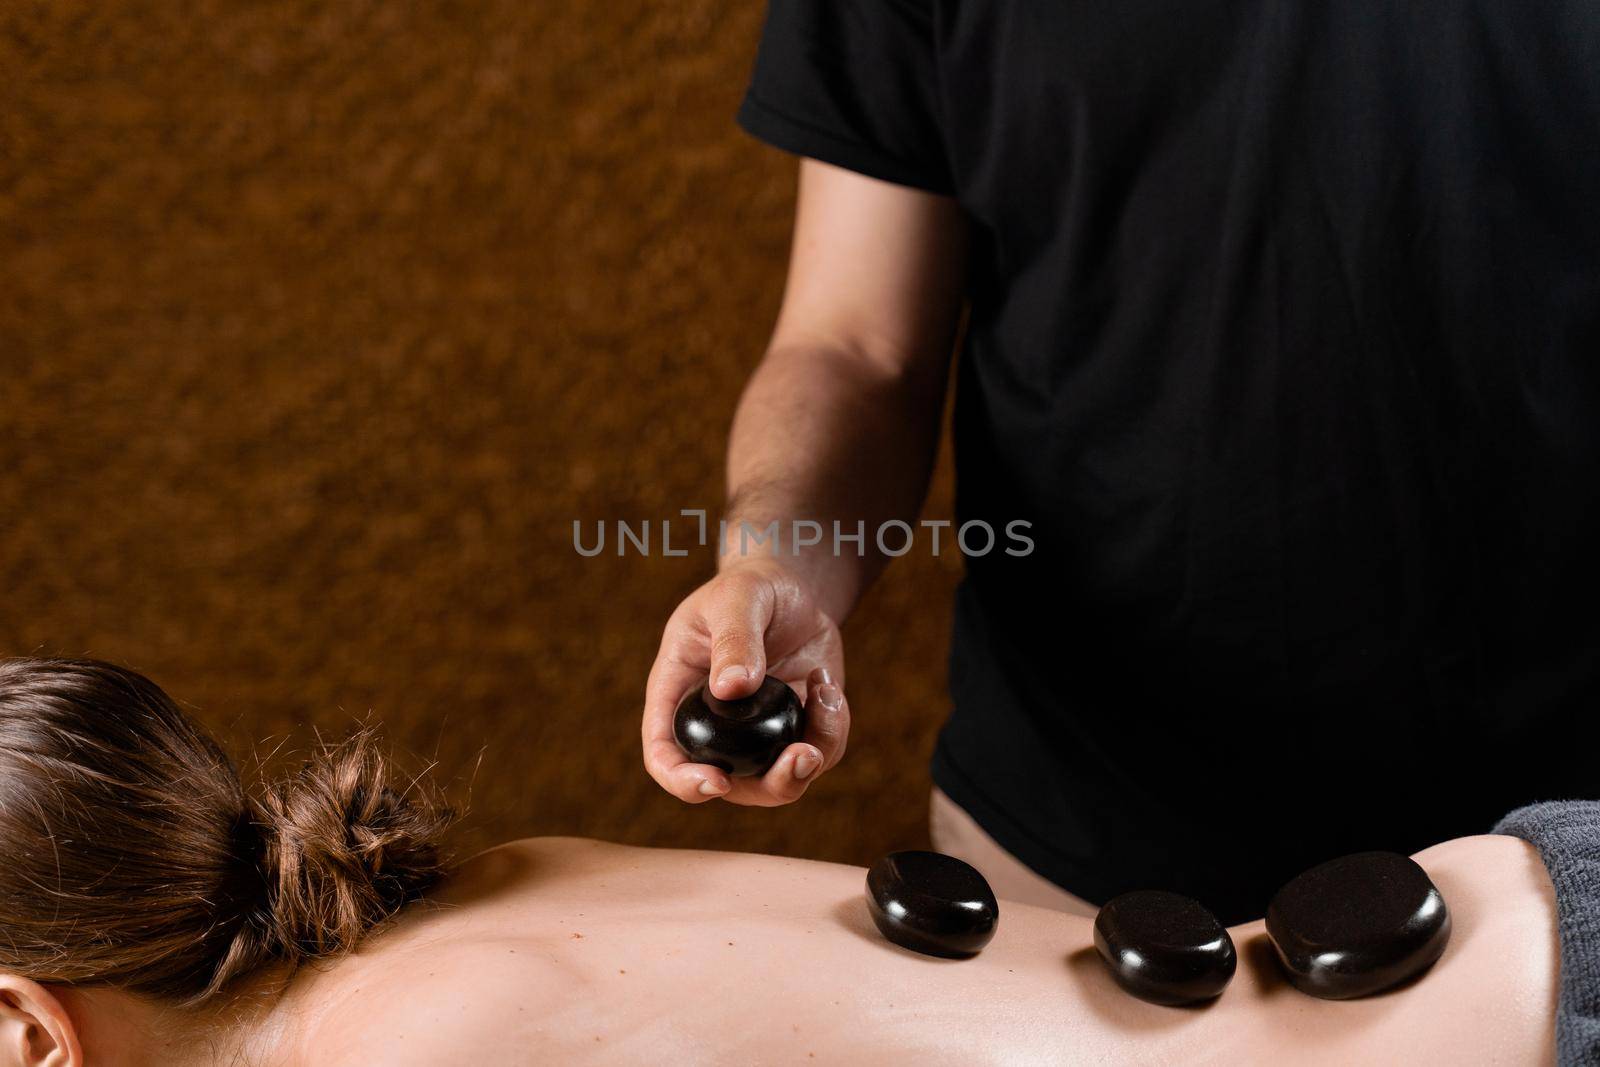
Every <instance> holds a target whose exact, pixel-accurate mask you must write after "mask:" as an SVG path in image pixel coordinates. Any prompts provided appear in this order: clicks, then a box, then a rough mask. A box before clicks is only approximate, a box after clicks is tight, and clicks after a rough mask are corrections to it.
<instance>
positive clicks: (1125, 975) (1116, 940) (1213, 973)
mask: <svg viewBox="0 0 1600 1067" xmlns="http://www.w3.org/2000/svg"><path fill="white" fill-rule="evenodd" d="M1094 947H1095V949H1096V950H1097V951H1098V952H1099V953H1100V958H1101V959H1103V960H1105V963H1106V966H1107V967H1108V968H1110V970H1111V976H1112V977H1113V978H1115V979H1116V980H1117V984H1118V985H1120V986H1121V987H1122V988H1123V989H1125V990H1127V991H1128V992H1129V993H1132V994H1133V995H1134V996H1136V997H1138V998H1139V999H1140V1000H1148V1001H1150V1002H1151V1003H1152V1004H1169V1005H1173V1004H1194V1003H1197V1002H1199V1001H1202V1000H1210V999H1211V998H1212V997H1215V996H1217V995H1218V994H1219V993H1221V992H1222V990H1223V987H1224V986H1226V985H1227V984H1228V981H1229V979H1231V978H1232V977H1233V972H1234V970H1235V968H1236V967H1237V966H1238V956H1237V954H1236V953H1235V952H1234V948H1233V938H1231V937H1229V936H1228V931H1227V930H1225V929H1223V926H1222V924H1221V923H1220V922H1218V921H1217V917H1216V916H1215V915H1212V914H1211V912H1210V911H1208V910H1207V909H1206V908H1205V907H1204V906H1203V905H1202V904H1200V902H1199V901H1196V900H1191V899H1190V898H1188V897H1186V896H1183V895H1181V894H1179V893H1168V892H1165V891H1164V890H1159V889H1138V890H1134V891H1133V892H1131V893H1123V894H1122V895H1121V896H1118V897H1114V898H1112V899H1111V900H1110V901H1108V902H1107V903H1106V906H1105V907H1103V908H1101V909H1100V912H1099V914H1098V915H1096V916H1095V918H1094Z"/></svg>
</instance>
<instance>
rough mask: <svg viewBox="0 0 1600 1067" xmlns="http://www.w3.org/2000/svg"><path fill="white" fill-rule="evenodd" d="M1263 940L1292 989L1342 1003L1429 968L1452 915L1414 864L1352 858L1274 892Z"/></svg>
mask: <svg viewBox="0 0 1600 1067" xmlns="http://www.w3.org/2000/svg"><path fill="white" fill-rule="evenodd" d="M1267 936H1269V937H1270V938H1271V939H1272V943H1273V946H1274V947H1275V948H1276V949H1277V952H1278V960H1279V962H1281V963H1282V964H1283V969H1284V971H1286V972H1287V973H1288V975H1289V981H1290V982H1291V983H1293V984H1294V986H1295V988H1297V989H1299V990H1301V991H1302V992H1305V993H1309V994H1311V995H1312V996H1314V997H1322V998H1324V999H1326V1000H1344V999H1346V998H1349V997H1360V996H1365V995H1367V994H1369V993H1377V992H1380V991H1382V990H1384V989H1388V988H1389V987H1390V986H1393V985H1397V984H1399V983H1400V982H1403V981H1405V980H1406V979H1407V978H1410V977H1412V976H1413V975H1416V974H1420V973H1422V972H1423V971H1425V970H1427V969H1428V968H1429V967H1430V966H1432V965H1433V962H1434V961H1435V960H1437V959H1438V958H1439V956H1440V954H1441V953H1443V952H1444V947H1445V945H1446V944H1447V943H1448V942H1449V941H1450V910H1449V909H1448V908H1447V907H1445V902H1444V897H1443V896H1441V895H1440V893H1439V889H1438V887H1437V886H1435V885H1434V884H1433V881H1432V880H1431V879H1430V878H1429V877H1428V873H1427V872H1426V871H1424V870H1423V869H1422V868H1421V867H1420V866H1418V864H1417V862H1416V861H1415V860H1413V859H1411V858H1409V857H1407V856H1402V855H1400V854H1399V853H1397V852H1358V853H1355V854H1354V855H1350V856H1341V857H1339V858H1338V859H1335V860H1329V861H1328V862H1327V863H1323V864H1320V865H1318V866H1316V867H1313V868H1311V869H1310V870H1309V871H1306V872H1305V873H1303V874H1300V875H1297V876H1296V877H1295V878H1294V879H1293V880H1291V881H1290V882H1289V883H1288V884H1287V885H1285V886H1284V887H1283V888H1282V889H1280V890H1278V892H1277V894H1276V895H1275V896H1273V898H1272V902H1271V903H1270V904H1269V905H1268V906H1267Z"/></svg>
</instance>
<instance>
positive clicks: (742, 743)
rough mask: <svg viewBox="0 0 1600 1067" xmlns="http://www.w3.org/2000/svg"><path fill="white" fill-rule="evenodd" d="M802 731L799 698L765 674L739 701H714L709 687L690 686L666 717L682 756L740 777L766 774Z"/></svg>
mask: <svg viewBox="0 0 1600 1067" xmlns="http://www.w3.org/2000/svg"><path fill="white" fill-rule="evenodd" d="M805 730H806V709H805V707H804V706H803V705H802V704H801V703H800V698H799V697H797V696H795V694H794V690H793V689H790V688H789V687H788V686H787V685H786V684H784V683H783V682H782V681H780V680H779V679H777V678H774V677H773V676H772V675H770V674H769V675H767V676H766V677H765V678H763V679H762V680H761V688H760V689H757V690H756V691H755V692H754V693H752V694H751V695H749V696H747V697H744V698H742V699H740V700H718V699H717V698H716V697H714V696H712V695H711V688H710V686H709V684H702V685H699V686H696V687H695V688H694V689H691V690H690V691H689V692H688V693H687V694H686V695H685V696H684V698H683V699H682V700H681V701H679V702H678V710H677V712H676V713H675V714H674V715H673V716H672V736H673V738H674V739H675V740H676V741H677V742H678V747H679V748H680V749H682V750H683V754H684V755H685V756H688V757H689V758H690V759H691V760H693V761H694V762H696V763H707V764H710V765H711V766H713V767H720V768H721V769H723V770H725V771H727V772H728V773H729V774H731V775H734V776H736V777H740V778H750V777H759V776H760V775H763V774H766V773H767V770H768V768H770V767H771V766H772V765H773V764H774V763H776V762H777V760H778V757H779V756H781V755H783V750H784V749H785V748H788V747H789V746H790V745H792V744H794V743H795V742H796V741H798V740H800V738H801V736H802V735H803V734H804V733H805Z"/></svg>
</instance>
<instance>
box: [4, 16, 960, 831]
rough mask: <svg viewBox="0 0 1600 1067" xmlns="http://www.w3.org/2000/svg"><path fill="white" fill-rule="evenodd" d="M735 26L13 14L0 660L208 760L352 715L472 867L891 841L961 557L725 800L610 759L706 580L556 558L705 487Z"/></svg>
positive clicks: (620, 19) (915, 787)
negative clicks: (794, 738)
mask: <svg viewBox="0 0 1600 1067" xmlns="http://www.w3.org/2000/svg"><path fill="white" fill-rule="evenodd" d="M760 18H761V5H760V4H759V3H755V2H734V0H676V2H674V3H670V4H659V3H640V2H635V0H608V2H605V3H600V2H597V0H577V2H574V3H565V4H558V3H543V2H534V3H530V2H528V0H501V2H493V0H490V2H478V3H471V4H464V3H443V2H434V3H425V4H395V3H382V2H370V3H368V2H359V0H338V2H315V3H312V2H300V3H276V4H269V5H256V4H249V5H244V4H232V3H220V2H213V3H191V4H125V3H116V2H107V0H99V2H70V3H69V2H65V0H48V2H46V0H35V2H27V3H24V2H16V3H9V4H6V5H4V7H3V8H0V83H3V84H4V85H5V87H6V88H5V93H4V101H5V102H4V105H3V106H0V524H3V527H0V581H3V583H4V596H3V600H0V603H3V605H4V607H3V609H0V653H5V654H14V653H28V652H43V653H56V654H88V655H95V656H100V657H105V658H108V659H113V660H117V661H120V662H124V663H127V664H129V665H132V666H134V667H136V668H138V669H141V670H143V671H145V672H147V673H148V674H150V675H151V676H153V677H154V678H155V679H156V680H157V681H159V682H160V683H161V684H163V685H164V686H166V687H167V688H168V689H169V690H170V691H171V692H173V693H174V694H175V695H177V696H178V697H179V698H180V699H181V700H184V701H186V702H188V703H189V704H191V705H193V706H194V707H196V708H197V709H198V710H199V712H200V714H201V715H202V717H203V718H204V719H205V720H206V721H207V722H208V723H210V724H211V725H212V726H213V727H215V728H216V729H218V730H219V731H221V732H222V733H223V734H224V735H225V736H226V737H227V738H228V740H229V741H230V742H232V743H233V744H234V746H235V747H236V748H237V747H240V746H243V745H245V744H246V743H248V742H250V741H254V740H257V739H271V740H272V741H274V742H276V741H281V740H283V739H284V738H289V739H290V740H291V742H295V743H297V742H299V741H302V740H304V738H305V737H306V729H307V728H308V727H310V726H315V727H317V728H320V729H321V730H323V731H325V732H326V731H332V732H338V731H340V730H342V729H343V728H345V727H346V726H347V725H348V724H349V723H351V722H352V721H353V720H355V719H359V718H361V717H363V716H365V715H367V714H368V713H369V712H370V713H371V715H372V716H373V717H374V718H376V719H378V720H380V721H382V722H384V723H385V724H386V726H387V729H388V731H389V734H390V737H391V739H392V740H393V741H394V742H395V743H396V744H397V745H398V746H400V747H403V748H406V749H410V750H412V751H414V752H420V753H422V754H424V755H427V756H430V757H434V758H436V759H437V761H438V765H439V769H438V773H439V774H440V775H441V776H442V777H443V778H444V779H445V780H446V781H450V782H455V783H456V784H457V787H458V795H461V793H462V784H463V783H465V782H466V781H467V780H468V779H469V778H470V779H471V780H472V789H471V808H472V811H473V815H472V819H471V822H470V827H471V829H470V837H471V839H472V842H473V843H481V842H483V841H487V840H491V839H498V838H504V837H509V836H516V835H522V834H544V833H564V834H585V835H593V836H598V837H604V838H610V839H614V840H621V841H630V842H648V843H657V844H668V845H700V846H721V847H730V848H741V849H761V850H772V851H781V852H789V853H795V854H801V855H809V856H817V857H823V858H832V859H846V860H854V861H857V862H864V861H868V860H870V859H871V858H872V857H873V856H874V854H876V853H877V852H880V851H882V850H884V849H887V848H890V847H894V846H898V845H905V844H910V843H915V842H917V841H919V840H920V839H921V838H922V834H923V832H924V831H923V812H924V801H925V796H926V789H927V777H926V771H925V760H926V756H927V754H928V752H929V750H930V748H931V746H932V742H933V737H934V732H935V730H936V729H937V726H938V723H939V721H940V719H941V718H942V716H943V713H944V710H945V701H944V649H945V642H946V626H947V620H948V600H949V592H950V590H951V588H952V587H953V584H954V580H955V577H956V574H955V568H956V564H955V561H953V560H951V559H944V560H934V559H930V558H927V557H926V556H925V555H924V556H920V557H908V558H907V559H905V560H902V561H901V562H900V563H898V564H897V565H896V566H895V567H893V568H891V569H890V571H889V574H888V576H887V577H886V579H885V581H884V582H883V583H881V584H880V586H879V587H878V588H877V589H876V590H875V591H874V593H873V594H872V595H871V597H870V599H869V600H868V602H867V603H866V604H865V605H864V606H863V607H862V609H861V610H860V612H859V613H858V615H857V616H856V617H855V618H854V619H853V620H852V622H851V623H850V625H849V627H848V628H847V631H846V640H847V649H848V656H849V664H850V668H851V679H850V680H851V686H850V689H851V695H852V702H853V704H854V706H855V710H856V716H857V719H856V727H855V734H854V737H853V739H852V741H853V743H852V752H851V755H850V757H849V758H848V759H847V760H846V762H845V763H844V764H843V765H842V766H841V767H840V768H839V769H838V770H837V771H835V772H834V773H833V774H832V775H830V776H829V777H828V778H826V779H824V780H822V781H821V782H819V783H818V785H817V786H816V788H814V789H813V790H812V791H811V794H810V795H809V796H808V797H807V798H806V800H805V802H804V803H803V804H801V805H799V806H796V807H793V808H790V809H787V810H783V811H776V812H771V811H740V810H735V809H732V808H730V807H728V806H727V805H723V804H711V805H704V806H701V807H698V808H688V807H684V806H682V805H679V804H678V803H677V802H676V801H674V800H671V799H670V798H668V797H667V796H666V795H665V794H662V793H660V792H659V791H658V790H657V789H656V788H655V786H654V784H653V783H651V782H650V781H649V779H648V778H647V777H646V776H645V774H644V772H643V770H642V768H641V766H640V764H639V757H638V751H637V728H638V726H637V716H638V709H639V702H640V696H641V692H642V689H643V685H644V678H645V673H646V671H647V669H648V667H649V664H650V661H651V658H652V656H653V653H654V649H655V642H656V640H657V638H658V636H659V632H660V626H661V624H662V623H663V622H664V621H665V619H666V617H667V615H668V613H669V612H670V610H671V609H672V607H673V606H674V605H675V603H676V602H677V600H678V599H679V598H680V597H681V596H682V595H683V594H684V593H686V592H687V591H688V590H689V589H691V588H692V587H693V586H694V585H695V584H696V583H697V582H699V581H701V580H703V579H704V578H705V577H706V576H707V575H708V574H709V572H710V563H709V560H707V559H705V558H703V557H700V556H692V557H690V558H688V559H664V558H659V557H657V558H651V559H641V558H639V557H637V556H629V557H627V558H622V559H619V558H617V557H615V556H606V557H602V558H598V559H593V560H586V559H581V558H579V557H578V556H577V555H576V553H575V552H574V551H573V549H572V547H571V522H572V520H573V519H575V518H578V519H586V520H594V519H600V518H605V519H617V518H622V519H629V520H634V521H637V520H640V519H645V518H661V517H668V516H671V515H673V514H675V513H676V511H677V509H678V508H680V507H685V506H695V505H701V506H711V507H713V508H714V507H715V506H716V505H717V503H718V502H719V497H720V481H721V450H722V445H723V440H724V436H725V433H726V428H727V423H728V419H729V416H730V414H731V411H732V406H733V404H734V401H735V399H736V398H737V395H738V392H739V389H740V387H741V385H742V382H743V379H744V378H745V376H746V375H747V373H748V372H749V369H750V367H751V366H752V365H753V364H754V362H755V360H756V359H757V357H758V355H759V352H760V350H761V347H762V344H763V342H764V340H765V335H766V332H767V330H768V329H769V327H770V325H771V321H772V318H773V316H774V314H775V311H776V307H777V300H778V296H779V291H780V286H781V282H782V272H783V265H784V257H785V254H786V247H787V240H788V226H789V221H790V213H791V209H792V202H793V180H794V164H793V162H792V161H791V160H789V159H787V158H785V157H783V156H781V155H779V154H778V153H776V152H774V151H771V150H769V149H766V148H763V147H761V146H759V145H757V144H755V143H754V142H752V141H750V140H748V139H747V138H745V137H744V136H743V135H742V134H740V133H739V132H738V131H737V130H736V128H735V127H734V125H733V123H732V113H733V110H734V108H735V105H736V104H737V101H738V97H739V94H740V92H741V90H742V88H743V85H744V81H745V77H746V74H747V71H748V68H749V62H750V57H751V55H752V53H753V48H754V44H755V40H756V35H757V33H758V30H759V25H760ZM942 470H947V465H943V466H942ZM947 483H948V477H947V475H946V474H941V477H940V479H939V484H938V486H937V487H936V491H935V498H934V501H933V503H932V504H931V505H930V511H931V512H934V513H940V514H946V513H948V507H949V504H948V484H947ZM480 760H481V766H480ZM474 768H477V771H476V776H475V777H473V771H474Z"/></svg>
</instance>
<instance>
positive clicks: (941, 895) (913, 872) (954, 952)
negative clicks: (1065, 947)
mask: <svg viewBox="0 0 1600 1067" xmlns="http://www.w3.org/2000/svg"><path fill="white" fill-rule="evenodd" d="M867 908H868V910H869V911H871V912H872V921H873V922H875V923H877V924H878V930H879V931H880V932H881V933H882V934H883V936H884V937H886V938H888V939H889V940H890V941H893V942H894V943H895V944H897V945H899V946H901V947H902V948H908V949H911V950H912V951H913V952H921V953H923V954H924V955H928V956H943V957H945V958H947V959H965V958H967V957H969V956H976V955H977V954H978V952H979V951H980V950H981V949H982V948H983V946H985V945H987V944H988V943H989V940H990V939H991V938H992V937H994V930H995V926H996V925H997V924H998V923H999V921H1000V905H999V903H998V902H996V900H995V899H994V890H992V889H990V888H989V883H988V882H987V881H986V880H985V879H984V877H983V875H981V874H979V873H978V871H977V870H976V869H975V868H974V867H972V866H970V865H969V864H966V863H963V862H961V861H960V860H958V859H956V858H955V857H954V856H946V855H944V854H943V853H940V852H891V853H890V854H889V855H887V856H885V857H883V859H881V860H879V861H878V862H877V863H874V864H873V865H872V867H871V869H869V870H868V871H867Z"/></svg>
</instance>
